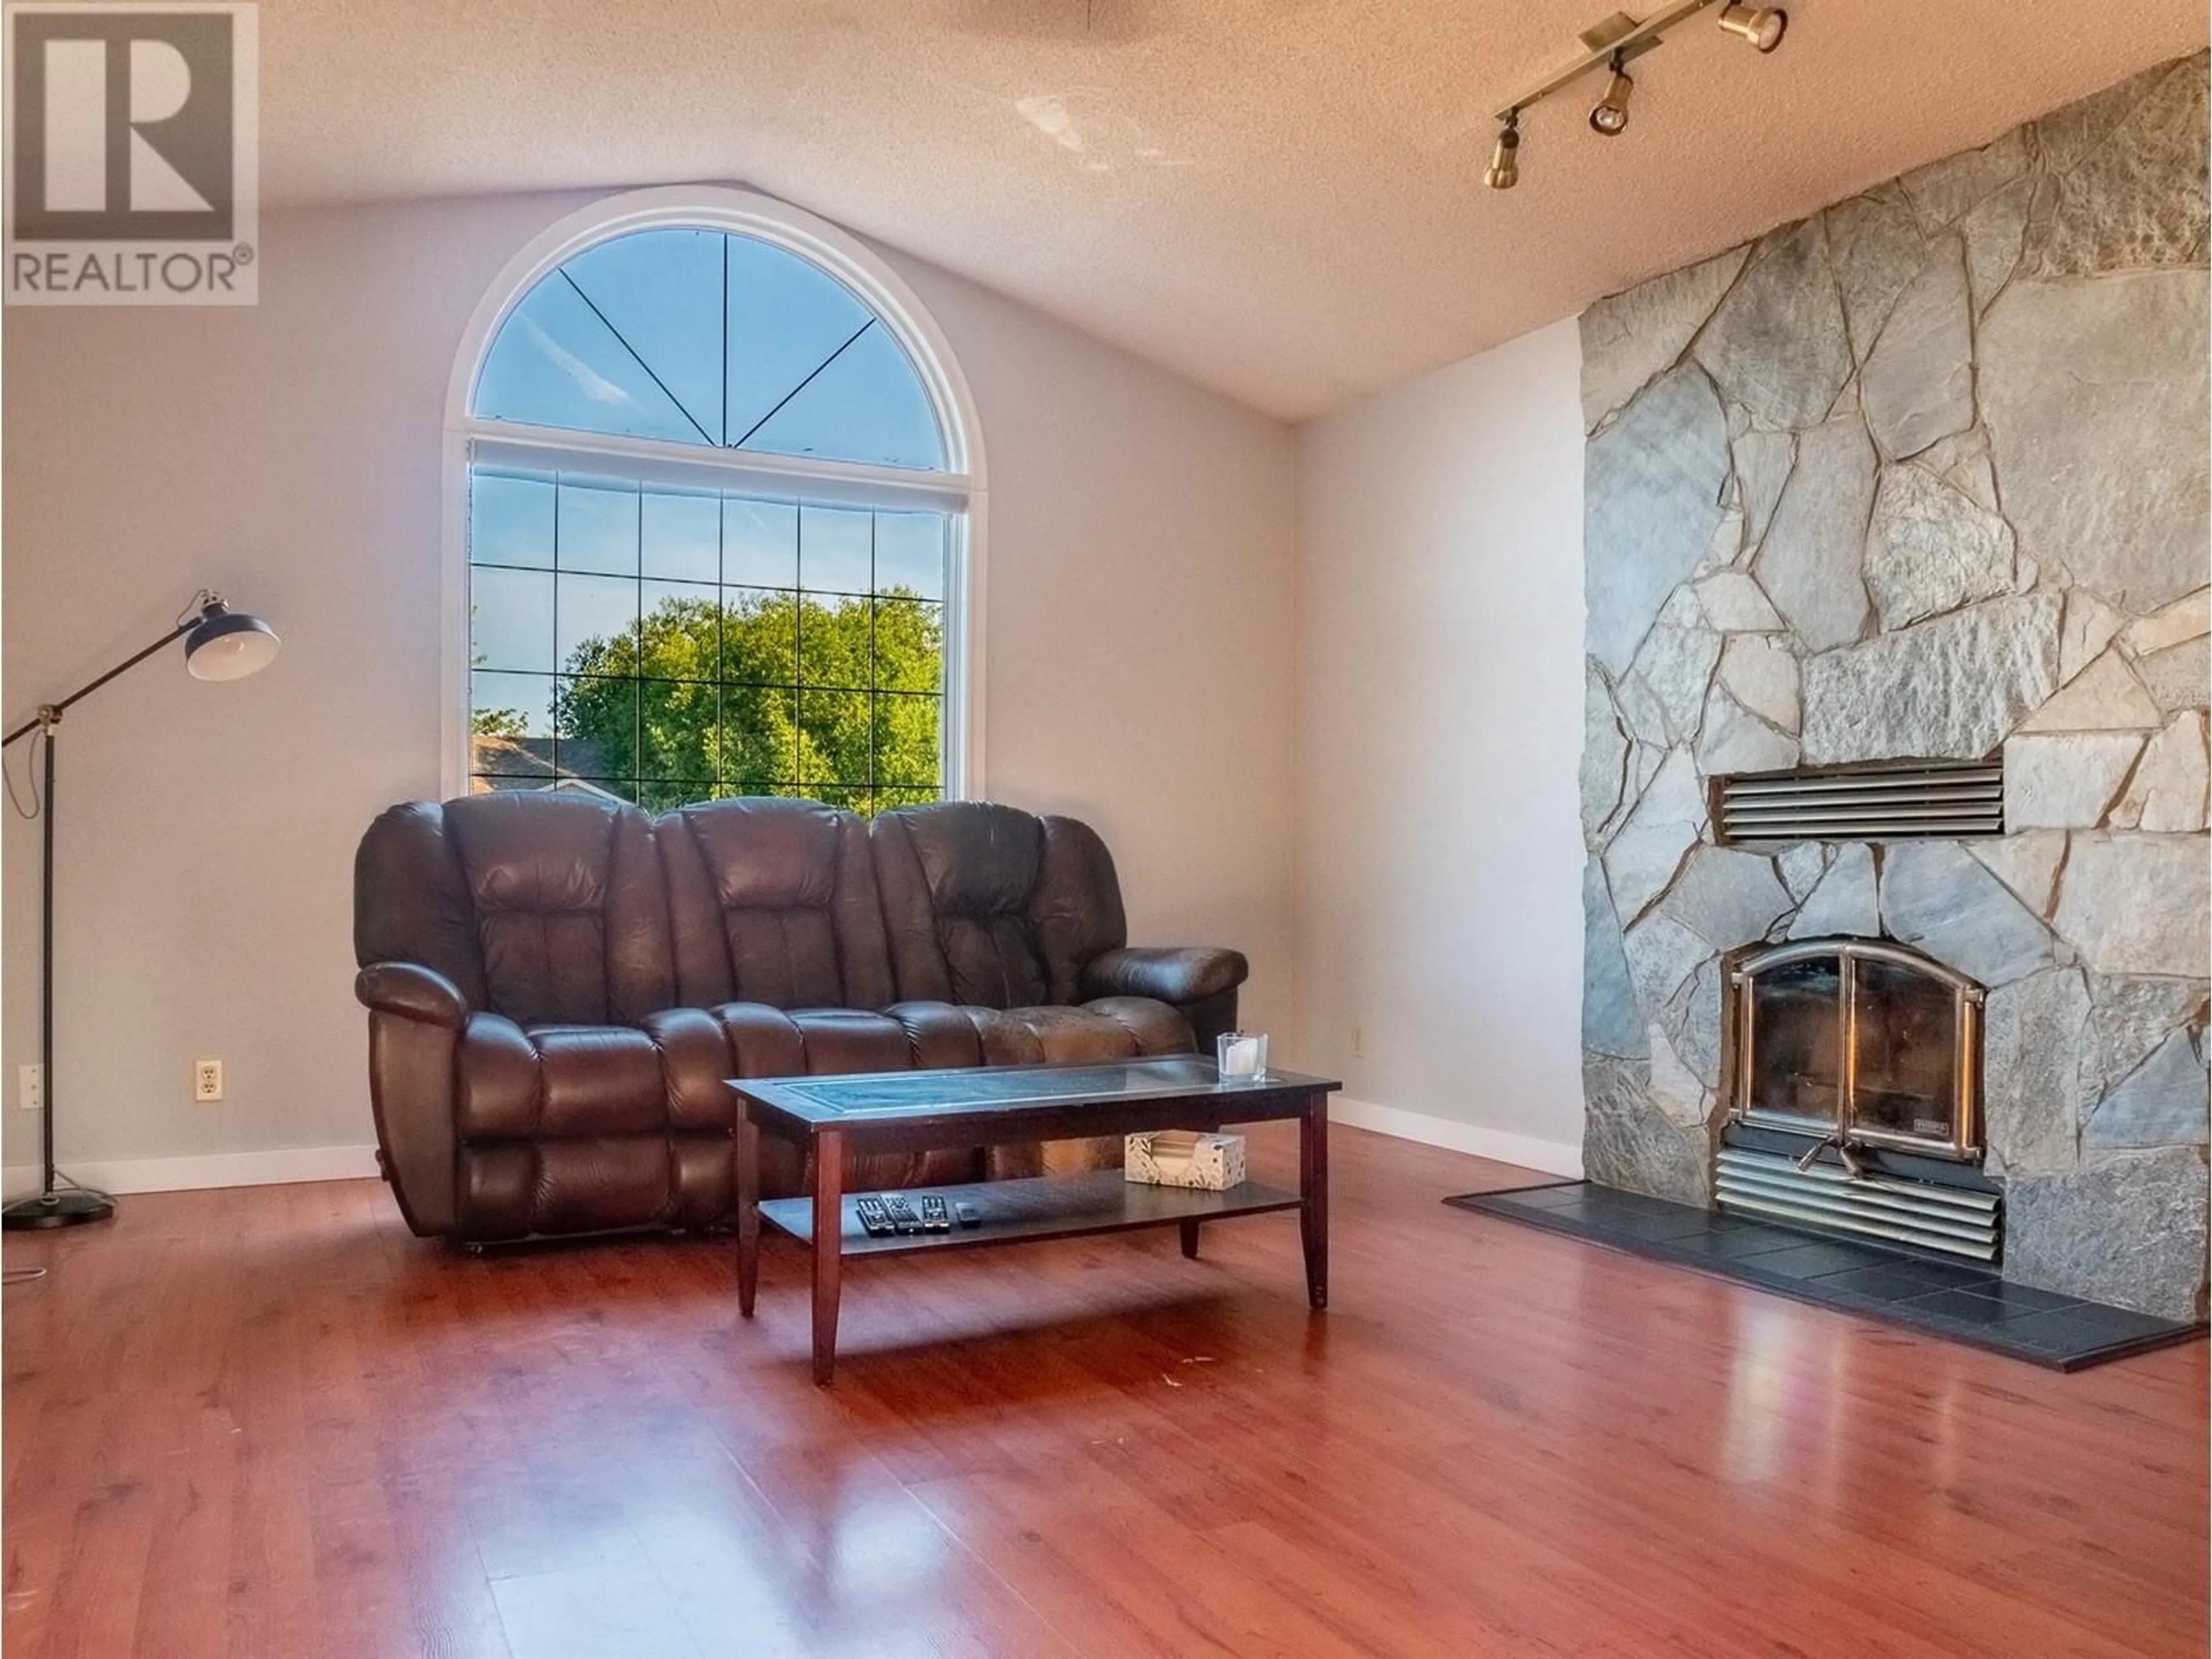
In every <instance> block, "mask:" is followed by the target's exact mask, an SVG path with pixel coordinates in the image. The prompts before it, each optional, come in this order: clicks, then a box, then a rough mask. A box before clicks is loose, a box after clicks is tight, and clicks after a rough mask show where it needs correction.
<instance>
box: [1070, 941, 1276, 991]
mask: <svg viewBox="0 0 2212 1659" xmlns="http://www.w3.org/2000/svg"><path fill="white" fill-rule="evenodd" d="M1251 971H1252V970H1251V968H1250V966H1249V964H1248V963H1246V962H1245V960H1244V955H1243V952H1242V951H1217V950H1214V949H1212V948H1210V947H1208V946H1206V945H1174V946H1169V947H1165V948H1154V949H1150V950H1138V949H1130V950H1120V951H1103V952H1101V953H1100V954H1099V955H1097V956H1096V957H1092V958H1091V960H1090V961H1089V962H1088V963H1085V964H1084V969H1083V992H1084V995H1085V997H1152V998H1153V999H1154V1000H1158V1001H1160V1002H1171V1003H1174V1004H1176V1005H1177V1006H1182V1005H1183V1004H1186V1003H1192V1002H1202V1001H1204V1000H1206V998H1208V997H1213V996H1218V995H1220V994H1221V993H1223V992H1224V991H1232V990H1234V989H1236V987H1238V986H1239V985H1242V984H1243V982H1244V980H1245V977H1246V976H1247V975H1249V973H1250V972H1251Z"/></svg>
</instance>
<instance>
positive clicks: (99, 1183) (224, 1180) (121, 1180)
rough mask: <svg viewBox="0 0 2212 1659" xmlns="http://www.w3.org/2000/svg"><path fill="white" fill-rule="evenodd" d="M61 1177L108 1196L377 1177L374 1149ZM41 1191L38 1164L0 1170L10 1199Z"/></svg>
mask: <svg viewBox="0 0 2212 1659" xmlns="http://www.w3.org/2000/svg"><path fill="white" fill-rule="evenodd" d="M62 1172H63V1173H64V1175H66V1176H69V1177H70V1179H71V1180H73V1181H75V1182H78V1183H79V1184H81V1185H82V1186H86V1187H97V1188H100V1191H102V1192H104V1193H178V1192H191V1191H197V1190H198V1189H200V1188H207V1187H274V1186H277V1185H280V1184H282V1183H283V1182H292V1181H356V1180H359V1179H360V1178H361V1177H362V1176H374V1174H375V1173H376V1148H375V1147H374V1146H296V1147H288V1148H285V1149H284V1150H283V1151H280V1152H211V1153H208V1154H205V1155H204V1156H202V1157H197V1158H118V1159H115V1160H112V1161H110V1162H105V1163H103V1162H101V1161H100V1160H98V1159H91V1160H88V1161H85V1162H82V1163H80V1162H78V1161H77V1160H76V1159H74V1158H70V1159H64V1161H63V1164H62ZM38 1189H39V1168H38V1165H36V1164H24V1165H21V1167H15V1168H9V1169H7V1170H0V1192H4V1193H5V1194H6V1195H7V1196H8V1197H9V1198H11V1199H13V1198H20V1197H21V1196H22V1195H23V1194H26V1193H34V1192H36V1191H38Z"/></svg>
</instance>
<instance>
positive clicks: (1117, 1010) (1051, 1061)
mask: <svg viewBox="0 0 2212 1659" xmlns="http://www.w3.org/2000/svg"><path fill="white" fill-rule="evenodd" d="M967 1012H968V1016H969V1019H970V1020H972V1021H973V1022H974V1024H975V1032H976V1035H977V1036H978V1037H979V1038H980V1039H981V1042H982V1046H983V1063H984V1064H985V1065H987V1066H1060V1065H1073V1064H1078V1063H1080V1062H1084V1061H1090V1060H1133V1059H1135V1058H1137V1057H1139V1055H1144V1054H1188V1053H1189V1052H1190V1050H1191V1036H1190V1027H1189V1025H1188V1024H1186V1023H1185V1022H1184V1019H1183V1017H1182V1015H1181V1014H1179V1013H1177V1012H1176V1011H1175V1010H1174V1009H1172V1008H1170V1007H1169V1006H1167V1004H1165V1003H1164V1002H1154V1001H1152V1000H1150V999H1149V998H1146V997H1102V998H1100V999H1099V1000H1097V1001H1096V1002H1091V1003H1085V1005H1084V1006H1082V1007H1080V1008H1060V1007H1053V1006H1041V1007H1035V1008H970V1009H969V1010H968V1011H967Z"/></svg>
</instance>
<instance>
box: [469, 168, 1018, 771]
mask: <svg viewBox="0 0 2212 1659" xmlns="http://www.w3.org/2000/svg"><path fill="white" fill-rule="evenodd" d="M676 228H682V229H690V230H719V231H727V232H730V233H732V234H737V235H741V236H750V237H752V238H754V239H755V240H759V241H763V242H767V243H769V244H771V245H773V246H776V247H780V248H782V249H784V250H785V251H786V252H791V253H795V254H797V255H798V256H799V258H803V259H805V260H807V261H808V262H810V263H811V264H815V265H817V266H819V267H820V268H821V269H823V270H826V271H828V272H829V274H830V275H831V276H835V277H836V278H837V280H838V281H840V282H842V283H844V284H845V286H846V287H848V288H849V289H852V290H853V292H854V294H856V295H859V296H860V301H861V302H862V303H863V304H865V305H866V306H867V307H868V308H869V309H870V310H872V311H873V312H874V313H875V314H876V316H877V317H878V319H880V320H881V321H882V323H883V325H884V327H885V328H887V329H889V330H890V332H891V335H892V337H894V338H895V339H896V340H897V341H898V343H899V344H900V345H901V346H902V348H904V349H905V351H906V355H907V356H908V359H910V360H911V361H912V362H913V364H914V366H915V371H916V373H917V374H920V376H921V383H922V386H923V389H924V390H925V391H926V392H927V394H928V397H929V400H930V405H931V407H932V408H933V410H935V412H936V415H937V423H938V428H939V430H940V431H941V432H942V433H943V434H944V436H945V466H944V468H943V469H942V470H941V471H934V472H921V471H911V470H909V469H907V468H904V467H892V466H875V465H866V464H864V463H861V462H857V461H832V460H824V459H821V458H819V457H817V456H811V455H799V456H784V455H769V454H764V453H756V452H753V451H738V450H728V449H713V448H705V447H701V446H698V445H694V444H679V443H668V442H665V441H660V440H658V439H652V438H629V437H623V436H620V435H613V434H606V433H593V432H571V431H568V430H566V429H564V428H556V427H540V426H532V425H526V424H524V423H522V422H513V421H490V420H483V419H480V418H478V417H477V416H474V415H472V414H471V412H470V404H471V403H472V402H473V401H474V398H475V394H476V385H477V375H478V374H479V373H481V371H482V369H483V361H484V357H485V355H486V354H487V353H488V352H489V350H490V349H491V343H492V341H493V339H494V338H495V337H496V336H497V335H498V333H499V330H500V326H501V324H503V323H505V322H506V321H507V317H508V315H509V314H510V313H512V312H513V309H514V307H516V306H517V305H519V304H520V303H521V301H522V299H523V296H524V295H527V294H528V293H529V292H530V290H531V289H532V288H534V287H536V286H537V284H538V281H539V280H540V279H541V278H543V277H544V276H547V275H548V274H549V273H550V272H551V271H553V270H555V269H556V268H557V267H559V266H560V265H562V264H564V263H566V262H567V261H568V260H569V259H571V258H574V257H575V256H576V255H577V254H579V253H581V252H584V250H585V249H586V248H589V247H592V246H596V245H597V244H599V243H600V242H604V241H607V240H611V238H613V237H617V236H623V235H627V234H630V233H631V232H634V231H640V230H655V229H676ZM478 462H482V463H485V464H488V465H505V466H518V467H530V468H542V469H549V470H550V469H553V468H566V469H574V470H575V471H592V470H595V469H596V470H598V471H600V472H602V473H604V474H610V475H613V476H619V477H624V478H635V479H638V480H641V481H642V482H644V483H648V484H652V483H661V484H676V485H690V486H694V487H701V488H707V489H727V490H732V491H736V492H740V493H747V494H766V495H775V496H781V497H783V498H786V499H789V498H792V497H802V498H804V499H805V500H806V501H826V502H834V503H837V504H840V505H848V506H855V507H884V508H887V509H893V510H896V509H898V508H901V507H905V508H927V509H934V510H937V511H940V512H945V513H949V514H950V525H951V533H950V534H948V535H947V536H946V538H945V612H944V615H945V702H944V709H945V717H944V718H945V728H944V729H945V764H944V772H945V775H944V779H943V786H944V790H945V797H946V799H952V800H975V799H982V797H983V793H984V792H983V707H984V703H983V662H984V657H983V615H984V582H983V573H984V559H983V520H984V507H985V504H986V501H987V490H986V488H985V482H984V471H983V440H982V430H981V424H980V422H978V421H977V419H976V416H975V399H974V398H973V397H972V395H971V394H970V393H969V389H968V381H967V378H966V376H964V375H963V374H962V373H961V372H960V365H959V363H958V362H957V360H956V359H955V358H954V356H953V355H952V348H951V343H950V342H949V341H947V340H946V338H945V332H944V331H943V330H942V329H940V328H939V326H938V325H937V321H936V319H934V318H933V317H932V316H931V315H930V314H929V311H928V308H927V307H925V306H924V305H923V304H922V303H921V299H920V298H919V296H917V295H915V292H914V290H913V289H910V288H909V287H908V286H907V284H906V282H905V281H904V279H903V278H902V277H901V276H899V275H898V273H897V272H896V271H895V270H892V269H891V268H890V265H889V264H886V263H885V262H884V259H883V258H881V257H880V256H879V255H878V254H877V253H876V252H874V250H872V248H870V247H868V246H867V245H866V244H865V243H864V242H862V241H860V239H859V238H857V237H855V236H853V235H850V234H848V233H847V232H845V231H842V230H840V229H839V228H837V227H836V226H835V225H833V224H831V223H829V222H828V221H827V220H824V219H820V218H817V217H816V216H814V215H813V214H811V213H807V212H805V211H804V210H800V209H799V208H794V207H792V206H791V205H789V204H787V203H783V202H779V201H777V200H776V199H775V197H769V196H762V195H759V194H757V193H756V192H754V191H744V190H732V189H727V188H723V187H719V186H707V185H696V186H695V185H675V186H665V187H659V188H655V189H652V190H636V191H625V192H623V194H620V195H617V196H610V197H605V198H603V199H602V200H599V201H598V202H594V203H592V204H590V205H588V206H586V207H583V208H580V209H579V210H576V211H575V212H574V213H571V214H569V215H568V216H566V217H564V218H562V219H560V220H558V221H556V222H554V223H553V224H551V225H550V226H548V227H547V228H545V229H544V230H543V231H541V232H540V233H539V234H538V235H537V236H535V237H533V238H532V240H530V242H529V243H528V244H526V246H524V247H523V248H522V249H521V250H520V252H517V253H516V254H515V255H514V257H513V258H511V259H509V260H508V261H507V264H506V266H505V268H504V269H502V270H501V272H500V274H499V276H498V278H497V279H496V280H495V281H494V283H492V285H491V286H490V288H489V289H487V290H486V291H485V293H484V296H483V299H482V300H481V301H478V302H477V308H476V312H475V314H474V315H473V316H471V318H470V319H469V325H468V327H467V329H466V331H465V332H464V333H463V334H462V336H461V344H460V349H459V352H458V353H456V354H455V356H454V360H453V375H452V377H451V379H450V380H449V381H448V382H447V390H446V422H445V465H444V475H445V476H444V489H445V496H444V508H445V516H444V526H443V532H442V538H441V539H442V541H443V544H444V562H443V596H442V598H443V603H442V613H443V614H442V617H441V628H440V633H441V643H442V646H443V656H442V659H441V678H440V702H441V737H440V744H439V749H440V759H439V770H440V775H441V779H442V781H443V784H444V788H445V793H446V794H447V796H449V797H450V796H454V795H462V794H466V793H468V790H469V672H468V652H469V607H468V582H469V568H468V567H469V507H468V496H469V469H470V467H471V465H472V464H475V463H478Z"/></svg>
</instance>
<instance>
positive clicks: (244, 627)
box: [185, 604, 278, 680]
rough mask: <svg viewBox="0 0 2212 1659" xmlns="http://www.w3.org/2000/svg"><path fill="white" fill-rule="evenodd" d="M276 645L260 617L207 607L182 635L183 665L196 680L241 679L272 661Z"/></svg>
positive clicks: (271, 629)
mask: <svg viewBox="0 0 2212 1659" xmlns="http://www.w3.org/2000/svg"><path fill="white" fill-rule="evenodd" d="M277 643H278V641H277V638H276V629H273V628H271V627H270V625H269V624H268V623H265V622H264V621H262V620H261V618H260V617H256V616H253V615H252V614H250V613H249V612H246V611H231V610H228V609H226V608H225V607H224V606H223V605H220V604H216V605H210V606H208V608H207V609H206V611H204V612H203V613H202V614H201V616H200V619H199V621H198V622H197V623H195V624H194V625H193V628H192V631H191V633H189V634H187V635H185V667H186V668H187V669H188V670H190V671H191V677H192V678H194V679H196V680H242V679H244V678H246V676H247V675H248V674H258V673H259V672H260V671H262V670H263V669H264V668H266V667H268V666H269V665H270V663H272V662H274V661H275V660H276V647H277Z"/></svg>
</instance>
